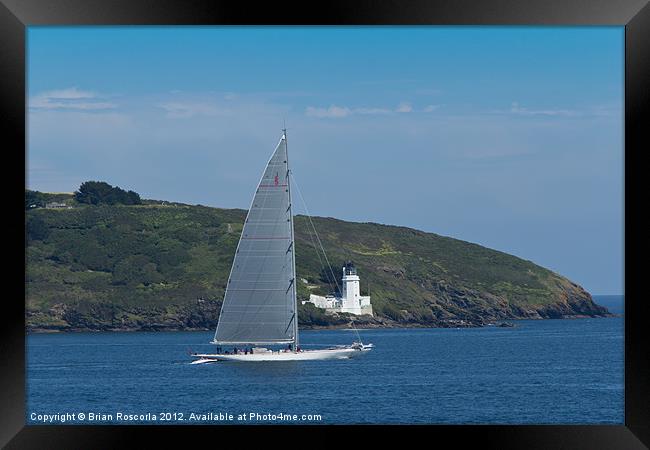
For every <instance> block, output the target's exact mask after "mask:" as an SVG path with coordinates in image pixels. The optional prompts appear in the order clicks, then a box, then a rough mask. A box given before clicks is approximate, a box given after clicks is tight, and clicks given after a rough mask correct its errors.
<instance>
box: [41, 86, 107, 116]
mask: <svg viewBox="0 0 650 450" xmlns="http://www.w3.org/2000/svg"><path fill="white" fill-rule="evenodd" d="M100 98H101V96H100V95H98V94H97V93H95V92H90V91H82V90H79V89H77V88H76V87H71V88H66V89H59V90H54V91H47V92H42V93H40V94H38V95H36V96H34V97H32V98H31V99H30V100H29V107H30V108H32V109H48V110H55V109H68V110H84V111H93V110H104V109H113V108H117V105H116V104H115V103H111V102H106V101H98V99H100Z"/></svg>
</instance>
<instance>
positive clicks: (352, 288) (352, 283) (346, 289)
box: [341, 261, 361, 314]
mask: <svg viewBox="0 0 650 450" xmlns="http://www.w3.org/2000/svg"><path fill="white" fill-rule="evenodd" d="M341 282H342V284H343V286H342V290H343V292H341V300H342V302H341V312H349V313H352V314H361V291H360V289H359V276H358V275H357V268H356V267H354V264H352V261H349V262H347V263H345V265H344V266H343V277H342V278H341Z"/></svg>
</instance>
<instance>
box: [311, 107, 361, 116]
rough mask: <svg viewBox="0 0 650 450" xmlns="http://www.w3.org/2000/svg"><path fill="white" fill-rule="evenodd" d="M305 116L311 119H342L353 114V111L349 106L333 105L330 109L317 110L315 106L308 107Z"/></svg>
mask: <svg viewBox="0 0 650 450" xmlns="http://www.w3.org/2000/svg"><path fill="white" fill-rule="evenodd" d="M305 114H307V115H308V116H311V117H332V118H340V117H347V116H349V115H350V114H352V111H351V110H350V108H348V107H347V106H336V105H331V106H330V107H329V108H316V107H313V106H308V107H307V109H306V110H305Z"/></svg>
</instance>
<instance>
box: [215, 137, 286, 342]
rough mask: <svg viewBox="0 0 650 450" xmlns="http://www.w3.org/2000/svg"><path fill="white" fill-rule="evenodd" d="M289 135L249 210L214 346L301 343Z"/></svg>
mask: <svg viewBox="0 0 650 450" xmlns="http://www.w3.org/2000/svg"><path fill="white" fill-rule="evenodd" d="M289 184H290V182H289V165H288V160H287V139H286V132H284V133H283V135H282V138H281V139H280V142H279V143H278V146H277V147H276V149H275V151H274V152H273V155H272V156H271V159H270V160H269V162H268V164H267V166H266V169H265V170H264V174H263V175H262V179H261V180H260V182H259V184H258V186H257V190H256V191H255V196H254V197H253V202H252V203H251V207H250V209H249V210H248V215H247V216H246V222H245V223H244V228H243V230H242V234H241V237H240V239H239V244H238V246H237V251H236V253H235V259H234V261H233V264H232V268H231V271H230V277H229V278H228V285H227V286H226V293H225V296H224V301H223V305H222V307H221V313H220V315H219V322H218V324H217V331H216V333H215V335H214V342H215V343H218V344H280V343H295V344H297V342H298V326H297V322H298V317H297V302H296V268H295V265H296V263H295V255H294V249H295V248H294V238H293V214H292V211H291V191H290V186H289Z"/></svg>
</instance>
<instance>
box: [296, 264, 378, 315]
mask: <svg viewBox="0 0 650 450" xmlns="http://www.w3.org/2000/svg"><path fill="white" fill-rule="evenodd" d="M341 282H342V284H343V286H342V291H343V292H342V293H341V296H340V297H335V296H333V295H328V296H326V297H323V296H320V295H314V294H311V295H310V296H309V300H305V301H303V302H302V304H303V305H304V304H305V303H307V302H310V303H313V304H314V305H315V306H317V307H318V308H323V309H325V310H326V311H329V312H346V313H352V314H356V315H361V314H370V315H371V316H372V305H371V304H370V296H361V290H360V288H359V276H358V275H357V269H356V267H354V264H352V262H348V263H346V264H345V265H344V266H343V278H342V279H341Z"/></svg>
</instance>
